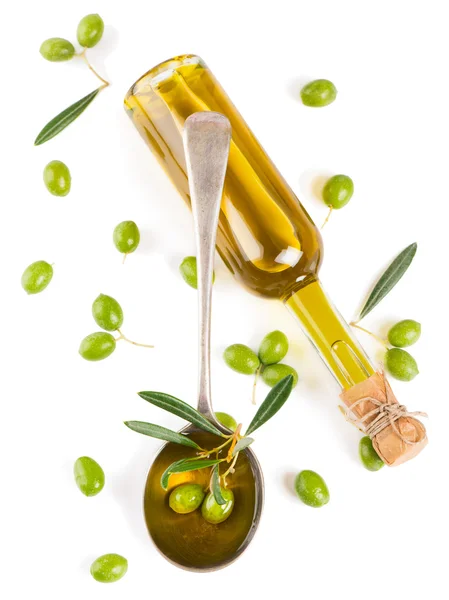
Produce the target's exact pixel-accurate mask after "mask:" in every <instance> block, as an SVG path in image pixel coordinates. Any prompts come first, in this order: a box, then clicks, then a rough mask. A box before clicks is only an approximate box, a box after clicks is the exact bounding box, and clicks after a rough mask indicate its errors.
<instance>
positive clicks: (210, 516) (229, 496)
mask: <svg viewBox="0 0 449 600" xmlns="http://www.w3.org/2000/svg"><path fill="white" fill-rule="evenodd" d="M220 489H221V494H222V496H223V498H224V499H225V500H226V502H225V503H224V504H218V502H217V501H216V500H215V498H214V495H213V494H212V493H209V494H208V495H207V496H206V499H205V500H204V502H203V506H202V507H201V514H202V515H203V517H204V519H206V521H207V522H208V523H212V524H213V525H217V524H218V523H223V521H226V519H228V518H229V517H230V516H231V513H232V511H233V509H234V492H233V491H232V490H229V489H226V488H223V487H222V488H220Z"/></svg>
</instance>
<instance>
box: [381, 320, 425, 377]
mask: <svg viewBox="0 0 449 600" xmlns="http://www.w3.org/2000/svg"><path fill="white" fill-rule="evenodd" d="M420 336H421V324H420V323H418V321H414V320H413V319H404V320H403V321H399V322H398V323H396V325H393V327H392V328H391V329H390V331H389V332H388V342H389V344H390V345H391V346H393V348H389V349H388V350H387V351H386V353H385V368H386V369H387V371H388V372H389V373H390V375H391V376H392V377H394V378H395V379H399V380H400V381H411V380H412V379H414V378H415V377H416V376H417V375H418V373H419V370H418V365H417V363H416V360H415V359H414V358H413V356H412V355H411V354H410V353H409V352H407V351H406V350H403V349H402V348H407V347H408V346H412V345H413V344H415V343H416V342H417V341H418V340H419V338H420Z"/></svg>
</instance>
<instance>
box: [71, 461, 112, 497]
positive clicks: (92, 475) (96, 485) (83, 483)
mask: <svg viewBox="0 0 449 600" xmlns="http://www.w3.org/2000/svg"><path fill="white" fill-rule="evenodd" d="M73 473H74V475H75V482H76V485H77V486H78V488H79V489H80V491H81V492H82V493H83V494H84V495H85V496H96V495H97V494H99V493H100V492H101V490H102V489H103V488H104V471H103V469H102V468H101V467H100V465H99V464H98V463H97V462H96V461H95V460H94V459H93V458H90V457H89V456H80V458H78V459H77V460H76V461H75V465H74V467H73Z"/></svg>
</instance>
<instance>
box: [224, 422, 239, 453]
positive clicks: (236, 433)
mask: <svg viewBox="0 0 449 600" xmlns="http://www.w3.org/2000/svg"><path fill="white" fill-rule="evenodd" d="M241 429H242V424H241V423H240V424H239V425H237V428H236V430H235V431H234V433H233V435H232V443H231V446H230V448H229V451H228V457H227V459H226V460H227V461H228V463H229V462H231V460H232V453H233V451H234V448H235V445H236V444H237V442H238V441H239V440H240V439H241V438H242V436H241V435H240V431H241Z"/></svg>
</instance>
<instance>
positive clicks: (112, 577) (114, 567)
mask: <svg viewBox="0 0 449 600" xmlns="http://www.w3.org/2000/svg"><path fill="white" fill-rule="evenodd" d="M127 570H128V561H127V560H126V558H124V557H123V556H120V554H103V556H99V557H98V558H97V560H94V562H93V563H92V564H91V566H90V574H91V575H92V577H93V578H94V579H95V580H96V581H99V582H100V583H114V582H115V581H118V580H119V579H121V578H122V577H123V575H125V573H126V571H127Z"/></svg>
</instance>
